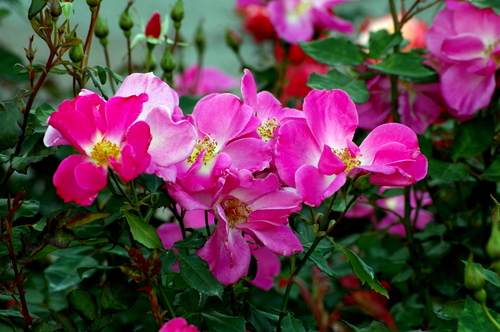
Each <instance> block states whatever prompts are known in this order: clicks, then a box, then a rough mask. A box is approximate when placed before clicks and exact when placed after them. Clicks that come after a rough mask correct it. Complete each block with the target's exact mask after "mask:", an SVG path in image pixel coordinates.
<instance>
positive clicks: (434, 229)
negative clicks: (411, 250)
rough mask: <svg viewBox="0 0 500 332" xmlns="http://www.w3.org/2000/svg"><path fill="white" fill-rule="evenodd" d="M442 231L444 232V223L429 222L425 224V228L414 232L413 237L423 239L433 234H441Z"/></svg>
mask: <svg viewBox="0 0 500 332" xmlns="http://www.w3.org/2000/svg"><path fill="white" fill-rule="evenodd" d="M444 233H446V226H445V225H443V224H438V223H436V222H430V223H428V224H427V225H426V226H425V228H424V229H423V230H422V231H420V232H418V233H415V235H413V237H414V238H416V239H419V240H422V241H423V240H427V239H428V238H431V237H434V236H441V235H443V234H444Z"/></svg>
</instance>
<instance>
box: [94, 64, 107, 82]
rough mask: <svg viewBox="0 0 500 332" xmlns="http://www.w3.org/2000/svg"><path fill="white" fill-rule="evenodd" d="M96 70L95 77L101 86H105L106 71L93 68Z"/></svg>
mask: <svg viewBox="0 0 500 332" xmlns="http://www.w3.org/2000/svg"><path fill="white" fill-rule="evenodd" d="M95 67H96V68H97V76H99V80H100V81H101V84H106V79H107V76H106V71H105V70H104V68H103V67H102V66H95Z"/></svg>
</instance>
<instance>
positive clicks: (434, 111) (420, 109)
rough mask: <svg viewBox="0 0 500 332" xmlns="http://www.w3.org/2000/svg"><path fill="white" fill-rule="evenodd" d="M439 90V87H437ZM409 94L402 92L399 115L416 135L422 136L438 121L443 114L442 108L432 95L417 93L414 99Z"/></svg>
mask: <svg viewBox="0 0 500 332" xmlns="http://www.w3.org/2000/svg"><path fill="white" fill-rule="evenodd" d="M436 88H439V85H437V86H436ZM408 94H409V93H408V92H406V91H402V93H401V94H400V96H399V108H398V113H399V115H400V116H401V122H402V123H403V124H405V125H407V126H408V127H410V128H411V129H412V130H413V131H414V132H415V133H416V134H419V135H422V134H423V133H424V132H425V130H426V129H427V128H428V127H429V126H430V125H431V124H432V123H434V121H436V120H437V118H438V117H439V115H440V114H441V107H440V105H438V103H437V102H436V100H434V99H433V98H432V97H431V95H428V94H426V93H423V92H417V93H416V95H415V96H412V97H413V98H410V96H409V95H408Z"/></svg>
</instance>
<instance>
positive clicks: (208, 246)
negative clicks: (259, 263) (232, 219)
mask: <svg viewBox="0 0 500 332" xmlns="http://www.w3.org/2000/svg"><path fill="white" fill-rule="evenodd" d="M220 210H221V209H220ZM220 210H219V213H221V214H222V215H223V213H224V212H223V211H220ZM223 216H225V215H223ZM196 254H197V255H198V256H199V257H200V258H201V259H203V260H204V261H206V262H207V264H208V266H209V268H210V271H211V272H212V274H213V275H214V277H215V278H217V280H219V281H220V282H221V283H223V284H225V285H230V284H234V283H236V282H237V281H238V280H240V278H241V277H243V276H245V275H247V273H248V268H249V266H250V257H251V254H250V248H248V244H247V243H246V242H245V240H244V239H243V236H242V234H241V231H240V230H238V229H235V228H231V227H229V226H228V224H227V222H226V221H225V220H224V219H223V218H221V219H220V220H219V222H218V223H217V226H216V227H215V230H214V232H213V233H212V235H211V236H210V237H209V238H208V241H207V242H206V243H205V245H204V246H203V248H201V249H198V250H197V251H196Z"/></svg>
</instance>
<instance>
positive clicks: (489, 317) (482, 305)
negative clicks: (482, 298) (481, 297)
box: [481, 302, 500, 331]
mask: <svg viewBox="0 0 500 332" xmlns="http://www.w3.org/2000/svg"><path fill="white" fill-rule="evenodd" d="M481 308H483V312H484V314H485V315H486V317H488V320H489V321H490V322H491V324H493V326H495V328H496V329H497V330H498V331H500V324H498V322H497V321H496V320H495V318H493V316H491V314H490V311H489V310H488V308H487V307H486V304H485V303H484V302H483V303H481Z"/></svg>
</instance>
